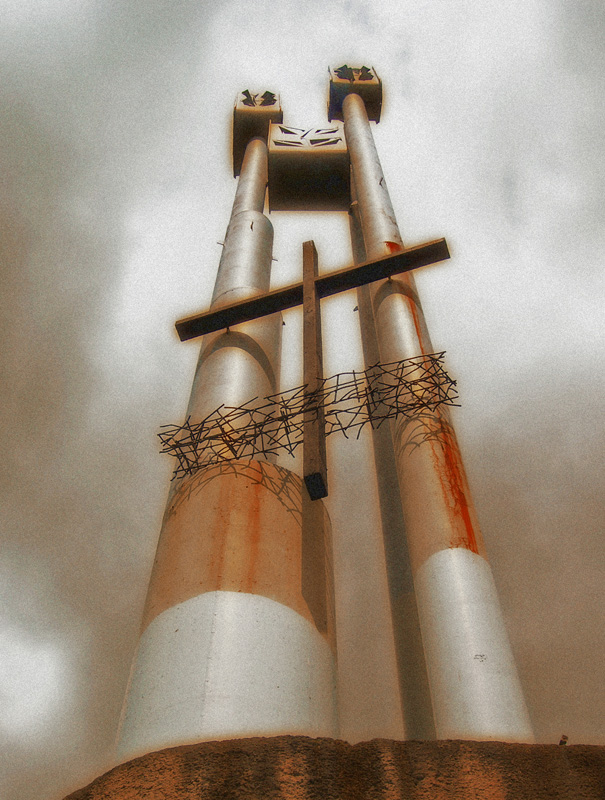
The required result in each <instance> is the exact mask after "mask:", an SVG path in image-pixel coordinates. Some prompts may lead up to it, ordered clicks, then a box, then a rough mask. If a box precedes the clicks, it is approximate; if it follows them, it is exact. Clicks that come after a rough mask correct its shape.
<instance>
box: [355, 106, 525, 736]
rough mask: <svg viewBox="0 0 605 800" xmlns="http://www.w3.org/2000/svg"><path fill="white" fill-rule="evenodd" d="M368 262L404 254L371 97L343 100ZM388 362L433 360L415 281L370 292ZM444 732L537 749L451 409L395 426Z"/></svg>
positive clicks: (407, 278)
mask: <svg viewBox="0 0 605 800" xmlns="http://www.w3.org/2000/svg"><path fill="white" fill-rule="evenodd" d="M343 115H344V121H345V136H346V139H347V146H348V149H349V154H350V158H351V165H352V170H353V177H354V182H355V187H356V192H357V202H358V209H359V218H360V224H361V228H362V232H363V240H364V244H365V249H366V253H367V257H368V258H380V257H382V256H384V255H387V254H389V253H392V252H395V251H396V250H398V249H399V248H400V247H402V246H403V244H402V239H401V235H400V233H399V229H398V226H397V221H396V219H395V214H394V212H393V207H392V205H391V201H390V198H389V194H388V190H387V187H386V183H385V179H384V175H383V174H382V168H381V165H380V160H379V158H378V154H377V152H376V147H375V145H374V140H373V136H372V131H371V129H370V124H369V122H368V117H367V114H366V109H365V105H364V102H363V100H362V99H361V97H359V95H357V94H354V93H352V94H349V95H347V97H346V98H345V99H344V101H343ZM371 294H372V306H373V312H374V317H375V322H376V330H377V334H378V343H379V349H380V357H381V360H382V361H383V362H391V361H397V360H399V359H403V358H410V357H413V356H419V355H422V354H423V353H429V352H432V349H433V348H432V345H431V342H430V338H429V334H428V330H427V326H426V322H425V320H424V315H423V313H422V308H421V306H420V301H419V299H418V294H417V291H416V287H415V282H414V278H413V277H412V276H411V275H410V274H406V275H401V276H398V277H397V278H396V279H393V280H388V281H386V282H383V283H382V284H376V285H373V286H372V287H371ZM392 430H393V440H394V447H395V455H396V463H397V473H398V477H399V487H400V493H401V500H402V506H403V512H404V518H405V528H406V534H407V540H408V547H409V553H410V561H411V566H412V574H413V580H414V588H415V592H416V599H417V604H418V614H419V619H420V628H421V632H422V642H423V647H424V652H425V658H426V665H427V671H428V676H429V685H430V691H431V700H432V705H433V714H434V719H435V729H436V733H437V737H438V738H442V739H499V740H505V741H532V739H533V733H532V729H531V723H530V720H529V716H528V712H527V708H526V705H525V700H524V698H523V693H522V690H521V686H520V683H519V679H518V676H517V670H516V666H515V663H514V659H513V655H512V651H511V648H510V644H509V641H508V636H507V633H506V630H505V627H504V623H503V619H502V613H501V610H500V606H499V602H498V597H497V593H496V587H495V584H494V581H493V577H492V573H491V569H490V567H489V564H488V562H487V559H486V554H485V548H484V545H483V541H482V538H481V533H480V531H479V526H478V523H477V518H476V514H475V510H474V508H473V504H472V501H471V497H470V492H469V488H468V484H467V479H466V475H465V472H464V467H463V464H462V458H461V456H460V451H459V449H458V444H457V442H456V436H455V433H454V430H453V427H452V424H451V421H450V419H449V415H448V414H447V412H446V411H445V410H437V411H435V412H433V413H428V412H424V411H423V412H422V414H419V415H418V416H417V417H412V418H410V419H407V418H403V419H399V420H397V421H396V422H395V423H394V425H393V428H392Z"/></svg>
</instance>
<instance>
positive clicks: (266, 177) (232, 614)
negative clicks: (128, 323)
mask: <svg viewBox="0 0 605 800" xmlns="http://www.w3.org/2000/svg"><path fill="white" fill-rule="evenodd" d="M381 104H382V84H381V82H380V80H379V78H378V76H377V75H376V74H375V72H374V71H373V70H372V69H369V68H367V67H361V68H359V69H352V68H350V67H348V66H346V65H343V66H342V67H340V68H338V69H336V70H334V71H332V72H331V74H330V100H329V118H330V120H331V121H332V120H334V121H333V122H331V125H329V126H327V127H324V128H310V129H308V130H305V129H298V128H291V127H288V126H286V125H284V124H283V118H282V113H281V109H280V106H279V100H278V98H277V97H276V95H274V94H273V93H271V92H265V93H264V94H262V95H261V94H251V93H250V92H249V91H246V92H243V93H242V94H241V95H240V96H239V98H238V100H237V103H236V106H235V111H234V127H233V159H234V175H235V176H236V177H237V176H239V178H238V185H237V190H236V194H235V200H234V203H233V210H232V214H231V219H230V222H229V225H228V228H227V233H226V236H225V242H224V249H223V253H222V258H221V260H220V264H219V268H218V274H217V277H216V284H215V288H214V294H213V297H212V304H211V309H210V311H209V312H207V313H205V314H202V315H199V316H198V317H196V318H189V320H188V321H185V322H186V323H187V325H189V324H190V323H191V322H192V320H193V323H194V327H195V325H196V324H197V323H198V322H199V321H200V319H201V318H202V317H204V318H205V320H206V323H207V322H208V318H210V317H212V319H213V320H214V327H212V326H210V327H208V325H206V327H202V328H199V329H198V333H200V332H202V331H211V332H210V333H207V335H205V336H204V338H203V340H202V345H201V351H200V357H199V362H198V366H197V370H196V374H195V378H194V382H193V389H192V392H191V398H190V401H189V407H188V409H187V415H186V416H187V421H186V423H185V425H184V426H183V428H182V431H184V432H185V433H186V434H187V435H190V436H191V441H193V440H195V437H196V436H198V438H199V431H200V425H203V424H205V421H206V420H208V419H209V418H211V417H212V415H213V414H214V413H215V412H216V410H217V409H220V408H221V407H230V408H236V409H237V408H243V407H245V406H246V407H247V406H249V404H250V401H252V400H253V399H254V398H260V401H262V399H263V398H267V397H268V396H271V395H274V394H275V393H276V392H277V391H278V389H279V362H280V346H281V341H280V337H281V316H280V314H279V311H280V310H283V309H284V308H286V307H289V306H291V305H295V304H296V303H300V302H303V293H302V284H301V285H300V286H293V287H289V289H287V290H280V291H281V293H280V292H270V291H269V290H270V275H271V262H272V242H273V229H272V226H271V223H270V222H269V220H268V218H267V217H266V216H265V215H264V208H265V203H266V193H267V184H268V185H269V206H270V208H272V209H282V210H289V211H295V210H297V209H305V210H308V209H312V210H322V209H326V210H341V211H348V212H349V213H350V219H351V236H352V244H353V252H354V256H355V261H356V262H357V264H358V266H356V267H351V268H347V269H346V270H342V271H340V273H335V274H334V276H332V277H334V280H333V281H332V283H333V284H334V285H333V286H332V287H331V288H330V287H328V288H326V279H325V278H321V277H319V276H317V263H316V262H315V266H314V267H312V268H313V269H314V270H315V272H314V273H313V274H312V273H309V272H305V275H306V278H305V280H306V281H308V283H307V284H305V285H306V286H307V290H305V291H307V292H308V295H305V297H307V298H308V299H305V300H304V303H305V320H306V321H307V322H308V321H309V320H311V319H312V318H313V319H314V320H315V322H314V323H313V325H311V327H314V326H315V327H316V328H317V331H319V338H316V340H315V343H314V344H313V346H312V349H314V350H315V355H316V356H317V357H318V359H319V360H317V359H316V360H315V362H314V363H315V367H313V369H314V370H315V372H314V373H313V374H310V375H306V377H305V382H306V384H307V390H308V387H309V386H310V385H313V386H315V387H321V385H322V383H321V382H322V380H323V375H322V374H321V372H322V370H321V366H320V364H321V335H320V333H321V332H320V328H319V327H318V326H319V325H320V317H319V298H320V297H321V296H326V294H331V293H335V292H337V291H341V290H344V289H346V288H350V287H351V286H359V287H360V288H359V304H360V311H361V314H360V318H361V324H362V337H363V343H364V352H365V356H366V360H367V365H368V368H372V369H376V370H378V371H379V370H380V365H378V366H377V363H378V362H381V363H382V364H391V363H401V364H403V363H404V362H405V363H407V362H409V363H411V364H412V365H413V366H412V371H413V372H414V371H415V372H416V373H417V376H418V378H419V379H421V378H422V376H423V374H424V372H425V371H426V364H427V363H429V361H430V359H432V358H433V356H432V355H431V354H433V347H432V344H431V341H430V337H429V333H428V330H427V326H426V322H425V320H424V316H423V314H422V308H421V305H420V300H419V297H418V292H417V289H416V286H415V283H414V279H413V277H412V275H411V272H409V271H407V272H405V273H404V272H402V270H410V269H413V268H414V267H415V266H422V265H423V264H427V263H430V262H431V261H434V260H436V259H439V258H443V257H447V255H443V251H444V249H445V253H447V247H446V245H445V242H444V240H439V241H438V242H433V243H429V244H428V245H421V246H416V247H415V248H405V247H404V245H403V241H402V238H401V235H400V232H399V228H398V226H397V222H396V220H395V215H394V212H393V208H392V205H391V201H390V199H389V194H388V190H387V188H386V183H385V179H384V175H383V173H382V169H381V166H380V161H379V158H378V154H377V152H376V148H375V145H374V141H373V137H372V131H371V124H370V121H374V122H378V120H379V119H380V112H381ZM309 248H311V249H309ZM312 250H313V251H314V248H312V247H311V243H309V246H308V247H307V250H306V251H305V252H307V254H308V255H309V254H310V253H311V252H312ZM437 250H439V251H440V252H441V255H438V256H437V255H434V253H435V252H436V251H437ZM431 253H433V256H431V255H430V254H431ZM307 261H308V259H307ZM360 276H361V277H360ZM381 276H382V277H386V276H389V277H388V279H387V280H379V279H378V278H379V277H381ZM391 276H392V277H391ZM352 281H353V282H352ZM362 284H363V285H362ZM299 288H300V293H298V290H299ZM309 293H310V294H309ZM286 295H287V297H286V299H285V300H284V297H285V296H286ZM250 298H255V299H254V301H251V300H250ZM280 298H281V299H280ZM293 298H294V299H293ZM309 298H310V299H309ZM251 302H253V304H255V305H254V309H255V310H253V311H250V303H251ZM244 306H246V308H247V311H246V314H247V315H243V316H242V314H241V313H240V312H241V310H242V308H243V307H244ZM238 309H239V310H238ZM271 312H277V313H271ZM230 314H231V315H232V316H229V315H230ZM233 314H235V316H233ZM238 314H240V316H239V317H238V316H237V315H238ZM229 319H231V322H229ZM196 320H197V321H196ZM217 320H218V322H217ZM241 320H249V321H245V322H241ZM307 322H306V323H305V325H306V326H307ZM180 325H181V323H179V324H178V325H177V328H179V331H180V332H181V328H180V327H179V326H180ZM307 327H308V326H307ZM307 327H306V328H305V330H307ZM190 335H191V336H192V335H197V333H196V332H195V331H194V332H193V333H191V334H190ZM190 335H188V336H187V337H184V336H183V337H182V338H190ZM318 342H319V344H318ZM310 349H311V348H310V347H307V346H306V351H308V350H310ZM305 363H307V362H305ZM370 372H371V370H370ZM390 380H391V379H390ZM397 380H399V379H397ZM395 382H397V381H395ZM282 388H284V387H282ZM285 388H286V389H287V388H290V387H285ZM391 388H396V387H391ZM326 402H327V401H326ZM322 403H323V401H322ZM286 411H287V409H285V407H284V408H283V409H282V411H281V412H280V414H279V415H278V417H279V418H280V419H284V418H285V417H284V414H285V413H286ZM322 415H323V411H322ZM388 416H389V417H390V418H391V422H390V426H391V427H390V429H389V425H388V424H385V425H384V426H383V427H382V428H379V429H378V430H375V431H374V451H375V460H376V469H377V474H378V487H379V492H380V494H381V498H380V500H381V506H380V507H381V514H382V530H383V534H384V536H385V552H386V555H387V562H388V563H387V573H388V577H389V586H390V592H391V612H392V618H393V630H394V635H395V641H396V651H397V657H398V664H399V671H400V686H401V699H402V711H403V718H404V725H405V731H406V738H409V739H430V738H434V737H436V738H439V739H499V740H504V741H531V739H532V731H531V725H530V722H529V717H528V714H527V709H526V707H525V702H524V699H523V695H522V691H521V687H520V684H519V680H518V677H517V672H516V668H515V664H514V660H513V656H512V652H511V649H510V645H509V643H508V638H507V634H506V631H505V628H504V624H503V620H502V614H501V611H500V608H499V604H498V598H497V595H496V589H495V585H494V582H493V578H492V574H491V570H490V567H489V564H488V562H487V558H486V554H485V547H484V545H483V541H482V538H481V533H480V531H479V526H478V523H477V519H476V514H475V511H474V508H473V504H472V501H471V498H470V492H469V487H468V484H467V480H466V476H465V473H464V467H463V464H462V459H461V456H460V451H459V448H458V445H457V442H456V436H455V433H454V429H453V427H452V423H451V419H450V417H449V415H448V411H447V408H445V407H444V405H443V404H442V403H441V401H439V402H437V401H436V400H435V402H428V404H427V402H425V401H423V402H422V403H420V405H419V406H418V408H417V409H416V410H415V411H408V412H405V413H402V412H401V410H400V408H399V407H397V408H396V409H395V411H393V412H392V413H390V414H389V415H388ZM368 420H369V422H370V424H372V425H373V422H372V419H371V418H368ZM221 424H222V425H223V428H224V427H225V425H226V423H225V422H224V420H223V422H222V423H221ZM242 424H243V423H241V422H238V421H237V420H234V419H230V421H229V423H228V428H229V430H228V431H227V430H226V429H225V430H223V428H220V436H219V438H220V439H221V442H223V438H222V435H223V433H224V434H225V435H224V443H226V444H225V447H230V448H231V451H232V452H227V454H226V455H225V456H224V457H222V458H221V459H219V460H218V462H217V461H216V460H215V461H212V460H208V459H207V457H206V456H205V455H204V452H202V453H201V455H200V454H199V453H198V454H197V455H196V458H197V461H196V462H195V463H194V464H193V467H192V468H190V469H189V468H188V469H186V470H184V471H181V472H180V473H178V477H177V478H176V479H175V480H174V481H173V484H172V488H171V491H170V496H169V500H168V504H167V508H166V513H165V517H164V522H163V526H162V532H161V536H160V541H159V545H158V551H157V556H156V560H155V564H154V569H153V574H152V578H151V583H150V588H149V594H148V598H147V603H146V608H145V614H144V621H143V626H142V632H141V639H140V643H139V648H138V651H137V656H136V659H135V663H134V666H133V671H132V676H131V682H130V686H129V690H128V697H127V703H126V706H125V712H124V716H123V721H122V726H121V732H120V742H119V756H120V758H121V759H126V758H130V757H132V756H134V755H137V754H140V753H143V752H149V751H151V750H158V749H160V748H163V747H168V746H170V745H175V744H182V743H185V742H195V741H203V740H209V739H217V738H221V739H230V738H238V737H247V736H255V735H264V736H270V735H278V734H281V733H288V734H304V735H309V736H328V737H334V736H336V735H337V733H338V727H337V709H336V702H335V696H336V695H335V683H336V667H335V665H336V649H335V648H336V643H335V628H334V617H333V607H334V605H333V575H332V558H331V537H330V523H329V519H328V516H327V514H326V511H325V509H324V507H323V503H322V501H321V500H318V499H316V498H317V497H321V496H323V495H322V493H325V491H327V489H326V485H325V480H324V479H325V474H324V478H321V476H320V489H321V491H319V493H317V494H315V495H314V494H313V491H311V489H309V491H311V496H309V494H308V492H307V490H306V489H305V488H304V485H303V483H302V481H301V478H299V477H298V476H297V475H295V474H294V473H292V472H290V471H288V470H286V469H283V468H281V467H278V466H277V465H276V464H275V463H274V458H273V456H272V455H270V454H269V452H270V451H269V450H267V449H266V448H264V446H263V445H262V443H260V444H258V446H255V440H254V437H255V436H256V437H261V436H262V433H261V428H260V427H259V428H258V429H257V428H253V431H255V432H254V433H253V436H252V440H250V439H249V444H250V446H251V448H252V449H251V450H250V451H249V453H248V456H249V457H248V456H247V457H246V458H243V457H242V455H241V453H242V452H243V451H241V450H238V448H237V447H235V445H234V444H233V443H234V442H235V441H236V439H237V436H238V430H239V432H240V433H241V431H242V428H241V425H242ZM271 424H274V425H278V424H281V423H280V422H279V419H278V418H277V417H276V418H275V419H273V421H272V422H271ZM322 424H323V416H322ZM238 425H239V426H240V427H239V428H238ZM196 426H197V427H196ZM219 427H220V425H219ZM314 430H315V431H316V432H317V431H318V430H319V428H317V426H316V427H315V428H314ZM179 435H180V434H177V439H178V436H179ZM258 441H259V442H260V439H259V440H258ZM229 442H231V444H229ZM307 444H308V442H307ZM321 445H322V439H321V436H320V437H319V439H318V442H317V446H318V447H320V449H321ZM250 453H251V454H252V455H251V456H250ZM324 453H325V450H324ZM320 460H321V459H320ZM324 460H325V456H324ZM324 473H325V470H324ZM318 474H319V473H318ZM308 477H309V476H305V480H307V479H308ZM316 477H317V475H316ZM307 486H308V487H310V486H311V484H310V483H307ZM312 498H313V499H312ZM377 525H378V521H377Z"/></svg>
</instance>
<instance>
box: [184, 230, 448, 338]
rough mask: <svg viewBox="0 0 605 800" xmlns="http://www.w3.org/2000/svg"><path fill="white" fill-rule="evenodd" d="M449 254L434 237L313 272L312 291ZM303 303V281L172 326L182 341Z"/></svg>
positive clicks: (332, 289) (342, 287)
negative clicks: (324, 271) (322, 272)
mask: <svg viewBox="0 0 605 800" xmlns="http://www.w3.org/2000/svg"><path fill="white" fill-rule="evenodd" d="M449 257H450V254H449V250H448V248H447V243H446V241H445V239H435V240H434V241H432V242H426V243H425V244H419V245H416V246H415V247H407V248H406V249H405V250H401V251H400V252H398V253H394V254H393V255H390V256H386V257H385V258H379V259H375V260H373V261H364V262H363V263H362V264H358V265H357V266H355V267H347V268H345V269H340V270H336V272H331V273H330V274H329V275H320V276H318V275H315V277H314V283H315V291H316V292H317V296H318V298H320V299H321V298H322V297H329V296H330V295H332V294H338V293H339V292H345V291H346V290H347V289H355V288H357V287H358V286H363V285H364V284H366V283H374V281H379V280H382V279H384V278H390V277H391V275H398V274H399V273H401V272H409V271H410V270H413V269H418V268H419V267H425V266H427V265H428V264H435V263H437V262H438V261H445V260H446V259H448V258H449ZM302 303H303V282H301V283H294V284H292V285H291V286H285V287H284V288H283V289H275V290H274V291H272V292H265V293H264V294H260V295H257V296H256V297H251V298H250V299H249V300H241V301H239V302H238V303H230V304H229V305H225V306H221V307H220V308H217V309H215V310H211V311H205V312H203V313H201V314H194V315H193V316H191V317H185V318H184V319H180V320H179V321H178V322H177V323H176V325H175V327H176V330H177V333H178V335H179V338H180V340H181V341H182V342H185V341H187V340H188V339H195V338H196V337H197V336H203V335H204V334H205V333H214V332H215V331H220V330H222V329H223V328H229V327H230V326H231V325H237V324H239V323H240V322H249V321H250V320H252V319H258V317H266V316H267V315H269V314H275V313H276V312H278V311H285V310H286V309H287V308H293V307H294V306H300V305H302Z"/></svg>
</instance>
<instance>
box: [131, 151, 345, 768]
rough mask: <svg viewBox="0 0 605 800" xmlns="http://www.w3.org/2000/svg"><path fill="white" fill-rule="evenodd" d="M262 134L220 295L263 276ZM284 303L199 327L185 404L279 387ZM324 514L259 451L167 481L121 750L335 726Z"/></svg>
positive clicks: (232, 231)
mask: <svg viewBox="0 0 605 800" xmlns="http://www.w3.org/2000/svg"><path fill="white" fill-rule="evenodd" d="M266 183H267V147H266V144H265V143H264V142H263V141H261V140H259V139H253V140H252V141H251V142H250V143H249V144H248V147H247V149H246V154H245V156H244V162H243V165H242V169H241V175H240V178H239V183H238V189H237V193H236V198H235V201H234V205H233V213H232V216H231V221H230V223H229V227H228V229H227V235H226V237H225V245H224V250H223V255H222V258H221V262H220V265H219V271H218V276H217V280H216V285H215V291H214V295H213V301H212V305H213V306H219V305H221V304H222V303H228V302H233V301H234V300H237V299H240V298H244V297H250V296H253V295H254V294H258V293H260V292H264V291H267V290H268V289H269V282H270V269H271V255H272V241H273V230H272V226H271V223H270V222H269V220H268V219H267V218H266V217H265V216H264V215H263V213H262V212H263V207H264V201H265V191H266ZM280 337H281V315H273V316H272V317H267V318H264V319H262V320H257V321H254V322H249V323H245V324H242V325H238V326H235V327H234V328H232V329H231V330H230V331H229V332H219V333H216V334H210V335H209V336H206V337H204V340H203V342H202V347H201V354H200V359H199V362H198V367H197V371H196V376H195V379H194V384H193V389H192V393H191V399H190V402H189V407H188V411H187V415H188V416H190V417H191V421H192V422H196V421H199V420H201V419H203V418H204V417H205V416H206V415H207V414H208V413H210V412H211V411H213V410H214V409H216V408H217V407H219V406H220V405H221V404H223V403H224V404H225V405H240V404H242V403H245V402H247V401H249V400H252V399H253V398H254V397H264V396H265V395H268V394H271V393H274V392H275V391H277V383H278V371H279V353H280ZM333 608H334V604H333V581H332V559H331V538H330V523H329V519H328V516H327V513H326V511H325V508H324V506H323V504H322V503H321V502H320V501H316V502H314V503H311V502H310V501H309V500H308V498H307V495H306V492H305V491H304V490H303V485H302V480H301V479H300V478H299V477H298V476H297V475H295V474H293V473H291V472H289V471H288V470H286V469H283V468H281V467H277V466H276V465H274V464H272V463H269V462H268V461H267V460H263V459H257V460H246V461H243V460H241V461H231V462H227V463H223V464H220V465H215V466H209V467H205V468H203V469H200V470H199V471H197V472H195V473H194V474H193V475H189V476H187V477H185V478H183V479H180V480H179V481H178V482H177V481H175V482H174V484H173V487H172V490H171V493H170V497H169V500H168V505H167V508H166V513H165V516H164V521H163V525H162V532H161V535H160V540H159V544H158V550H157V555H156V559H155V563H154V568H153V574H152V577H151V582H150V587H149V593H148V597H147V603H146V608H145V613H144V619H143V626H142V632H141V638H140V642H139V647H138V651H137V654H136V657H135V660H134V664H133V669H132V674H131V680H130V684H129V689H128V695H127V698H126V703H125V707H124V712H123V718H122V723H121V728H120V734H119V741H118V757H119V759H120V760H121V761H124V760H127V759H129V758H133V757H135V756H137V755H140V754H142V753H145V752H151V751H153V750H159V749H162V748H165V747H170V746H174V745H178V744H184V743H187V742H196V741H202V740H207V739H231V738H237V737H246V736H272V735H278V734H303V735H308V736H336V735H337V733H338V725H337V715H336V701H335V698H336V692H335V680H336V677H335V676H336V665H335V658H336V655H335V631H334V613H333Z"/></svg>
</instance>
